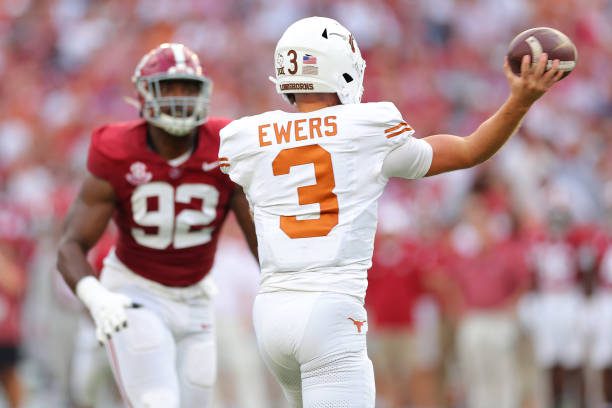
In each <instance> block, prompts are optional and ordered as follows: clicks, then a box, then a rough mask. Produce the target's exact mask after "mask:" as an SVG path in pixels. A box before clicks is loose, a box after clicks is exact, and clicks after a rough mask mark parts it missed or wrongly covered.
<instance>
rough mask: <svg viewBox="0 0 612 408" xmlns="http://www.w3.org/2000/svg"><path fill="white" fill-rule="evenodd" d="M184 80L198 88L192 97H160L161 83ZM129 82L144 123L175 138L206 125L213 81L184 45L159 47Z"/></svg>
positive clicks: (142, 63) (145, 59)
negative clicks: (191, 82)
mask: <svg viewBox="0 0 612 408" xmlns="http://www.w3.org/2000/svg"><path fill="white" fill-rule="evenodd" d="M172 80H185V81H195V82H197V83H199V84H200V87H199V93H198V94H197V95H195V96H173V95H164V94H163V93H162V89H163V88H162V86H161V83H163V82H164V81H172ZM132 82H133V83H134V85H135V86H136V89H137V91H138V94H139V98H138V99H139V103H140V110H141V114H142V116H143V117H144V118H145V120H146V121H147V122H149V123H151V124H153V125H155V126H157V127H159V128H161V129H164V130H165V131H166V132H168V133H170V134H172V135H175V136H185V135H187V134H189V133H190V132H191V131H192V130H193V129H194V128H195V127H197V126H199V125H201V124H202V123H204V122H205V121H206V118H207V116H208V105H209V102H210V94H211V91H212V81H211V80H210V79H209V78H207V77H205V76H204V75H203V73H202V66H201V65H200V60H199V58H198V56H197V55H196V54H195V53H194V52H193V51H191V50H190V49H189V48H187V47H186V46H184V45H183V44H177V43H171V44H162V45H160V46H159V47H157V48H155V49H153V50H151V51H149V52H148V53H147V54H146V55H145V56H144V57H142V59H141V60H140V62H139V63H138V65H137V66H136V70H135V71H134V75H133V76H132Z"/></svg>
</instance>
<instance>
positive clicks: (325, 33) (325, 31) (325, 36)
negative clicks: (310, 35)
mask: <svg viewBox="0 0 612 408" xmlns="http://www.w3.org/2000/svg"><path fill="white" fill-rule="evenodd" d="M321 37H323V38H325V39H327V28H326V29H325V30H323V33H322V34H321Z"/></svg>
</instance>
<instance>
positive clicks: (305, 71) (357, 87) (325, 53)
mask: <svg viewBox="0 0 612 408" xmlns="http://www.w3.org/2000/svg"><path fill="white" fill-rule="evenodd" d="M274 63H275V74H276V78H272V77H270V79H271V80H272V82H274V83H275V84H276V90H277V92H278V93H280V94H283V95H284V96H287V94H294V93H315V92H324V93H325V92H330V93H337V94H338V97H339V99H340V102H341V103H343V104H349V103H359V102H360V101H361V96H362V95H363V74H364V71H365V65H366V64H365V61H364V60H363V58H362V57H361V52H360V50H359V47H358V46H357V43H356V41H355V38H354V37H353V35H352V34H351V33H350V31H349V30H347V29H346V28H345V27H343V26H342V25H341V24H340V23H338V22H337V21H336V20H333V19H331V18H325V17H309V18H304V19H302V20H299V21H297V22H295V23H293V24H292V25H291V26H289V28H287V30H286V31H285V33H284V34H283V35H282V37H281V39H280V40H279V41H278V44H277V45H276V51H275V54H274ZM289 101H290V102H292V101H291V100H290V99H289Z"/></svg>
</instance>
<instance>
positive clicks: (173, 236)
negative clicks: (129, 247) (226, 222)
mask: <svg viewBox="0 0 612 408" xmlns="http://www.w3.org/2000/svg"><path fill="white" fill-rule="evenodd" d="M149 198H156V199H157V203H158V204H157V209H156V210H153V211H151V210H149V209H148V208H147V200H148V199H149ZM194 198H196V199H198V198H199V199H201V200H202V208H201V209H200V210H195V209H184V210H182V211H179V212H178V213H175V209H174V204H175V202H176V203H186V204H187V203H189V202H191V200H192V199H194ZM218 203H219V191H218V190H217V189H216V188H215V187H213V186H211V185H208V184H198V183H186V184H181V185H180V186H178V187H176V189H175V188H174V187H173V186H171V185H170V184H168V183H165V182H162V181H155V182H152V183H147V184H142V185H140V186H138V187H137V188H136V189H135V190H134V192H133V193H132V214H133V217H134V222H135V223H136V224H138V225H140V226H142V227H157V232H156V233H147V232H145V230H144V228H132V236H133V237H134V240H135V241H136V242H138V243H139V244H140V245H142V246H145V247H147V248H154V249H165V248H167V247H168V246H170V244H173V246H174V248H176V249H181V248H189V247H193V246H197V245H202V244H206V243H207V242H209V241H210V240H211V234H212V231H213V229H214V228H213V227H205V228H201V229H197V230H193V231H191V230H190V229H191V227H193V226H205V225H208V224H210V223H211V222H213V221H214V219H215V218H216V217H217V204H218Z"/></svg>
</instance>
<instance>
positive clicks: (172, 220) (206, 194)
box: [87, 119, 234, 286]
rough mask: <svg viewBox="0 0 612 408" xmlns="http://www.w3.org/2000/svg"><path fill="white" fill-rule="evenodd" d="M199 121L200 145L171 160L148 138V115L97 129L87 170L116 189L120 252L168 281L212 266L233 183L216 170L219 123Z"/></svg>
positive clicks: (187, 278) (175, 282)
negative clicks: (177, 161) (184, 156)
mask: <svg viewBox="0 0 612 408" xmlns="http://www.w3.org/2000/svg"><path fill="white" fill-rule="evenodd" d="M227 123H228V121H227V120H224V119H209V120H208V121H207V122H206V123H205V124H204V125H202V126H200V132H199V139H198V144H197V148H196V150H195V151H194V152H193V153H192V154H191V156H190V157H189V158H188V159H187V160H186V161H185V162H183V163H182V164H179V165H176V166H173V165H171V164H170V163H169V162H167V161H166V160H165V159H163V158H162V157H161V156H159V155H158V154H157V153H155V152H154V151H153V150H151V148H150V147H149V146H148V144H147V134H146V122H145V121H143V120H139V121H133V122H126V123H118V124H112V125H108V126H104V127H101V128H99V129H97V130H96V131H94V133H93V136H92V141H91V145H90V149H89V157H88V160H87V167H88V170H89V171H90V172H91V173H92V174H93V175H94V176H96V177H99V178H101V179H104V180H106V181H108V182H109V183H110V184H111V185H112V186H113V189H114V190H115V194H116V196H117V203H116V206H117V208H116V210H115V213H114V220H115V223H116V224H117V227H118V230H119V236H118V239H117V245H116V255H117V257H118V258H119V259H120V260H121V261H122V262H123V263H124V264H125V265H126V266H128V267H129V268H130V269H131V270H132V271H134V272H135V273H137V274H139V275H141V276H143V277H145V278H147V279H151V280H154V281H156V282H159V283H161V284H164V285H167V286H188V285H192V284H194V283H196V282H198V281H199V280H201V279H202V278H203V277H204V276H205V275H206V274H207V273H208V271H209V269H210V268H211V266H212V263H213V259H214V254H215V248H216V245H217V235H218V233H219V228H220V227H221V224H222V223H223V220H224V219H225V216H226V214H227V211H228V206H229V201H230V198H231V195H232V192H233V190H234V184H233V183H232V182H231V181H230V180H229V178H228V177H227V176H226V175H225V174H223V173H221V172H220V171H219V167H218V161H217V152H218V147H219V129H221V128H222V127H223V126H225V125H226V124H227Z"/></svg>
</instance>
